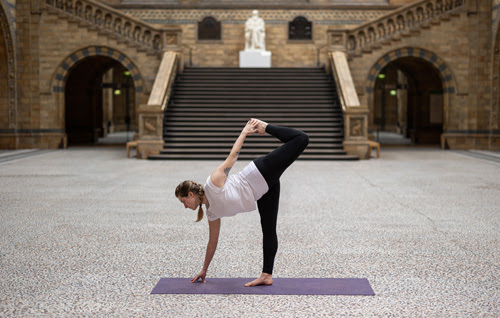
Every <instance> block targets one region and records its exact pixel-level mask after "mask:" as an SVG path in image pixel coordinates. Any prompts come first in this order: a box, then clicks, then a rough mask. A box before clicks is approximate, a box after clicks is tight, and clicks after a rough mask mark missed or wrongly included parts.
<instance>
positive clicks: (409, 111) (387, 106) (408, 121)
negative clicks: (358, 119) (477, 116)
mask: <svg viewBox="0 0 500 318" xmlns="http://www.w3.org/2000/svg"><path fill="white" fill-rule="evenodd" d="M443 104H444V102H443V85H442V81H441V78H440V76H439V72H438V71H437V70H436V69H435V68H434V66H433V65H432V64H431V63H429V62H427V61H425V60H423V59H420V58H416V57H403V58H400V59H397V60H395V61H393V62H391V63H390V64H388V65H387V66H386V67H384V68H383V69H382V70H381V71H380V73H379V74H378V76H377V80H376V82H375V91H374V107H373V112H372V121H371V130H372V131H373V133H374V135H375V138H377V139H378V140H379V141H380V142H381V143H398V140H399V141H400V142H401V143H411V144H421V145H422V144H439V143H440V137H441V134H442V132H443Z"/></svg>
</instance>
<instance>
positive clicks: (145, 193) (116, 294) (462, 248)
mask: <svg viewBox="0 0 500 318" xmlns="http://www.w3.org/2000/svg"><path fill="white" fill-rule="evenodd" d="M0 159H1V160H0V179H1V192H0V206H1V213H0V316H1V317H38V316H43V317H314V316H317V317H343V316H348V317H499V316H500V305H499V304H500V285H499V282H498V278H499V277H500V264H499V263H500V262H499V261H500V256H499V255H500V254H499V247H500V157H499V156H498V153H489V152H467V151H463V152H452V151H443V150H438V149H426V148H387V149H382V157H381V158H380V159H378V160H377V159H372V160H368V161H359V162H326V161H323V162H308V161H298V162H296V163H295V164H294V165H293V166H292V167H290V168H289V170H288V171H287V172H286V173H285V174H284V175H283V177H282V197H281V209H280V214H279V220H278V223H279V224H278V235H279V238H280V248H279V251H278V255H277V260H276V265H275V276H276V277H365V278H368V279H369V281H370V282H371V284H372V287H373V289H374V291H375V293H376V296H373V297H370V296H365V297H363V296H259V295H150V294H149V293H150V292H151V290H152V289H153V287H154V286H155V284H156V283H157V282H158V280H159V279H160V278H161V277H192V276H193V275H195V274H196V273H197V272H198V271H199V270H200V269H201V267H202V264H203V258H204V249H205V245H206V240H207V237H208V230H207V229H208V226H207V223H206V221H203V222H200V223H194V222H193V221H194V220H195V218H196V212H194V211H191V210H185V209H184V208H183V206H182V205H181V204H180V203H179V201H178V200H177V199H176V198H175V197H174V189H175V186H176V185H177V184H178V183H179V182H180V181H182V180H184V179H194V180H197V181H199V182H203V181H204V180H205V179H206V177H207V175H209V174H210V172H211V171H212V170H213V169H214V168H215V166H216V164H217V163H216V162H214V161H204V162H202V161H194V162H193V161H187V162H182V161H170V162H169V161H163V162H162V161H141V160H136V159H127V158H126V157H125V149H124V148H118V147H114V148H107V147H99V148H69V149H67V150H57V151H31V152H26V153H22V152H1V153H0ZM246 163H247V162H239V163H237V165H236V167H235V168H234V169H233V172H235V171H238V170H240V169H242V168H243V167H244V165H245V164H246ZM260 235H261V234H260V225H259V218H258V213H256V212H253V213H245V214H241V215H237V216H235V217H232V218H227V219H223V221H222V230H221V238H220V242H219V248H218V250H217V253H216V255H215V258H214V260H213V262H212V265H211V268H210V270H209V273H208V277H207V279H210V277H255V276H257V275H258V274H259V269H260V266H261V249H260V244H261V236H260Z"/></svg>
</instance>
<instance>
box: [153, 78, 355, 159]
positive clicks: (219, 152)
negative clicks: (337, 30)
mask: <svg viewBox="0 0 500 318" xmlns="http://www.w3.org/2000/svg"><path fill="white" fill-rule="evenodd" d="M174 85H175V86H174V90H173V93H172V95H171V98H170V102H169V105H168V107H167V109H166V111H165V116H164V120H165V123H164V141H165V146H164V149H163V150H162V151H161V153H160V155H157V156H149V159H182V160H185V159H196V160H208V159H214V160H224V159H225V158H226V157H227V155H228V154H229V152H230V150H231V147H232V145H233V143H234V141H235V140H236V139H237V137H238V135H239V133H240V131H241V129H242V128H243V126H244V125H245V123H246V121H248V119H249V118H251V117H254V118H259V119H262V120H264V121H267V122H269V123H273V124H276V125H283V126H288V127H294V128H297V129H300V130H303V131H304V132H306V133H307V134H308V135H309V137H310V143H309V146H308V148H307V149H306V150H305V152H304V154H303V155H302V156H301V159H310V160H314V159H316V160H356V159H358V157H355V156H348V155H346V153H345V152H344V151H343V147H342V142H343V139H344V135H343V119H342V111H341V109H340V104H339V100H338V96H337V93H336V90H335V85H334V84H333V83H332V79H331V78H330V77H329V76H327V74H326V73H325V71H324V69H320V68H304V69H297V68H271V69H246V68H187V69H185V70H184V72H183V73H182V74H181V75H179V76H178V78H177V80H176V82H175V84H174ZM280 144H281V143H280V142H279V141H277V140H276V139H275V138H273V137H270V136H268V135H266V136H259V135H258V134H255V135H252V136H249V137H248V138H247V139H246V141H245V144H244V146H243V148H242V150H241V152H240V157H239V158H240V159H246V160H251V159H255V158H256V157H258V156H261V155H264V154H267V153H269V152H270V151H272V150H273V149H275V148H276V147H278V146H279V145H280Z"/></svg>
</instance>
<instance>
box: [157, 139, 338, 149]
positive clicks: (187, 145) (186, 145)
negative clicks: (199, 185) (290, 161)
mask: <svg viewBox="0 0 500 318" xmlns="http://www.w3.org/2000/svg"><path fill="white" fill-rule="evenodd" d="M282 144H283V143H280V142H268V143H257V142H253V143H252V142H245V146H244V148H245V149H254V148H266V149H276V148H278V147H279V146H280V145H282ZM233 145H234V140H232V142H199V141H198V142H197V143H195V142H168V143H166V144H165V146H164V148H165V149H170V148H179V149H184V148H188V149H200V148H220V149H226V150H227V149H228V150H231V148H232V147H233ZM338 148H339V144H338V143H337V144H336V143H314V145H313V146H309V147H308V148H307V149H309V150H311V149H328V150H331V149H338ZM340 149H342V146H340Z"/></svg>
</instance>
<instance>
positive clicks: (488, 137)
mask: <svg viewBox="0 0 500 318" xmlns="http://www.w3.org/2000/svg"><path fill="white" fill-rule="evenodd" d="M441 148H442V149H455V150H466V149H478V150H500V134H495V133H492V134H484V133H483V134H481V133H444V134H442V135H441Z"/></svg>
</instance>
